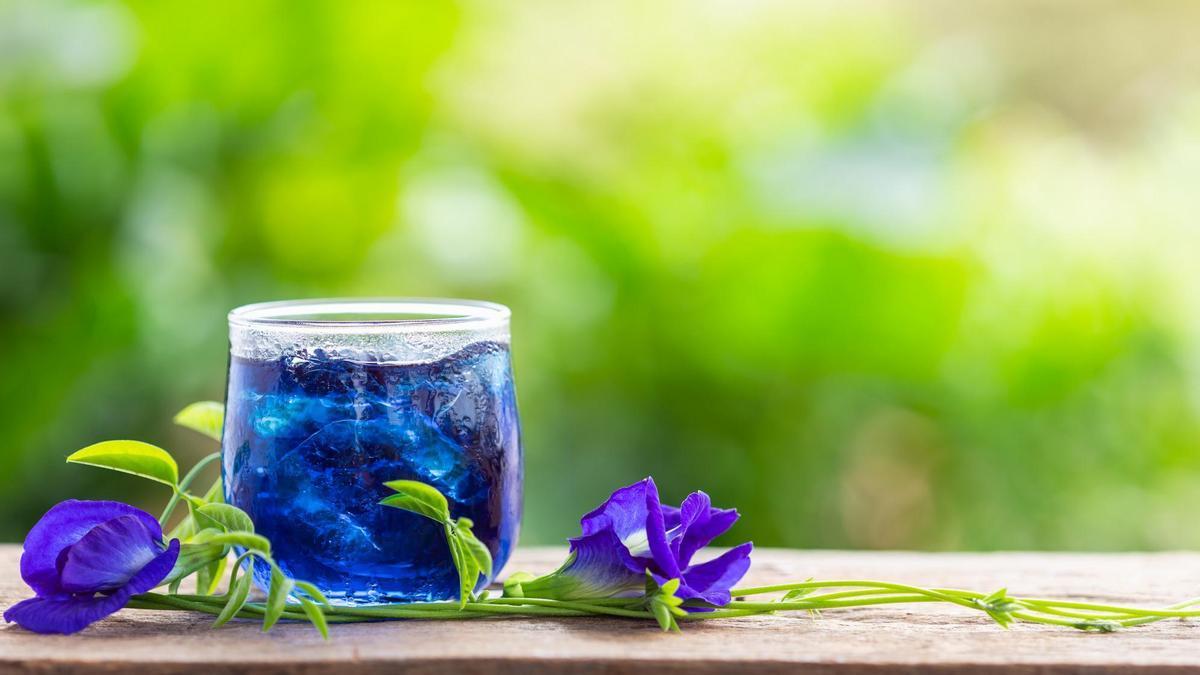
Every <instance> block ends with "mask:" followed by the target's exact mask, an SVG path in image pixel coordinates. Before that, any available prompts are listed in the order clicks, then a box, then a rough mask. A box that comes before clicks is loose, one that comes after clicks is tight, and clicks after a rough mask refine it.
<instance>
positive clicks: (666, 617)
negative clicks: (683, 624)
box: [650, 602, 680, 633]
mask: <svg viewBox="0 0 1200 675" xmlns="http://www.w3.org/2000/svg"><path fill="white" fill-rule="evenodd" d="M650 611H651V612H653V613H654V618H655V619H657V620H658V626H659V628H662V629H663V631H664V632H666V631H675V632H676V633H678V632H680V631H679V624H678V623H677V622H676V621H675V616H674V615H672V614H671V610H670V608H668V607H667V606H666V605H664V604H662V603H661V602H652V603H650Z"/></svg>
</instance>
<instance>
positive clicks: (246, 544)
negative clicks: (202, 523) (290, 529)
mask: <svg viewBox="0 0 1200 675" xmlns="http://www.w3.org/2000/svg"><path fill="white" fill-rule="evenodd" d="M193 541H195V542H197V543H206V544H221V545H223V546H241V547H242V548H245V549H249V550H252V551H260V552H262V553H266V554H268V555H269V554H270V553H271V542H270V541H269V540H268V539H267V538H266V537H264V536H262V535H261V534H254V533H253V532H214V531H212V530H204V531H203V532H201V533H200V534H197V535H196V537H195V539H194V540H193Z"/></svg>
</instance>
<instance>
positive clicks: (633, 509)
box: [579, 478, 654, 541]
mask: <svg viewBox="0 0 1200 675" xmlns="http://www.w3.org/2000/svg"><path fill="white" fill-rule="evenodd" d="M653 484H654V483H653V481H652V480H651V479H649V478H645V479H643V480H640V481H638V482H636V483H634V484H632V485H626V486H625V487H623V488H620V489H618V490H617V491H616V492H613V493H612V495H611V496H609V498H608V499H607V500H606V501H605V502H604V503H603V504H601V505H600V506H598V507H596V508H595V509H593V510H592V511H591V512H589V513H588V514H586V515H585V516H584V517H583V518H582V519H581V520H580V521H579V524H580V525H581V526H583V536H585V537H586V536H588V535H590V534H595V533H597V532H599V531H601V530H604V529H611V530H613V531H614V532H616V533H617V537H619V538H620V539H621V541H625V540H627V539H630V538H641V537H642V536H643V535H642V533H643V532H644V531H645V530H646V489H647V485H653Z"/></svg>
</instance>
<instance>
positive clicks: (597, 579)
mask: <svg viewBox="0 0 1200 675" xmlns="http://www.w3.org/2000/svg"><path fill="white" fill-rule="evenodd" d="M646 564H647V561H642V560H639V559H637V558H634V557H633V556H631V555H630V554H629V549H627V548H626V547H625V544H624V542H622V541H621V539H620V538H619V537H617V533H616V532H614V531H613V530H612V529H604V530H601V531H599V532H596V533H593V534H589V535H587V536H586V537H576V538H574V539H572V540H571V557H570V558H569V559H568V561H567V563H566V564H564V565H563V566H562V567H561V568H559V569H558V570H557V571H555V572H552V573H550V574H547V575H545V576H542V577H538V578H537V579H532V580H530V581H527V582H525V583H523V584H521V587H522V592H523V593H524V595H525V596H526V597H531V598H552V599H556V600H576V599H581V598H611V597H615V596H618V595H623V594H626V593H629V592H634V593H636V592H637V591H639V590H641V589H642V587H643V586H644V585H645V582H646V571H645V570H646Z"/></svg>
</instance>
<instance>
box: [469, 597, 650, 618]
mask: <svg viewBox="0 0 1200 675" xmlns="http://www.w3.org/2000/svg"><path fill="white" fill-rule="evenodd" d="M488 603H493V604H497V605H526V606H528V605H536V606H539V607H560V608H562V609H573V610H577V611H580V612H586V613H588V614H607V615H609V616H623V617H626V618H630V619H653V618H654V615H653V614H651V613H649V612H646V611H638V610H635V609H624V608H620V607H612V606H607V605H600V604H596V603H594V602H592V601H591V600H589V601H587V602H575V601H571V600H550V599H548V598H495V599H493V600H488Z"/></svg>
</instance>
